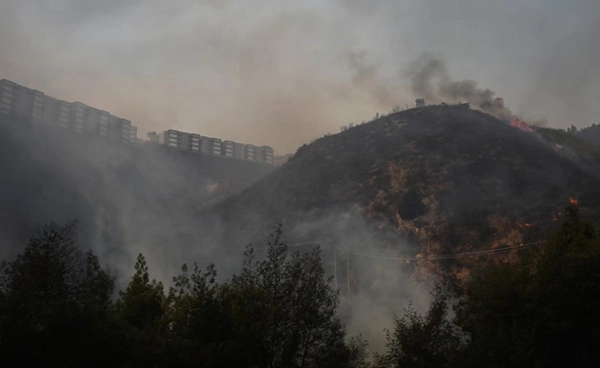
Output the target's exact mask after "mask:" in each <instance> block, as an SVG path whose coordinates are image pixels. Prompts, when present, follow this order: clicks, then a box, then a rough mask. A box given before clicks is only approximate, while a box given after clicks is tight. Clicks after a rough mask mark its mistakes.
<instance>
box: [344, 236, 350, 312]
mask: <svg viewBox="0 0 600 368" xmlns="http://www.w3.org/2000/svg"><path fill="white" fill-rule="evenodd" d="M342 245H343V246H344V248H346V287H347V292H348V304H350V249H349V248H348V247H346V244H345V243H344V242H343V241H342Z"/></svg>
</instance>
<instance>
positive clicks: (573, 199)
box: [569, 198, 579, 205]
mask: <svg viewBox="0 0 600 368" xmlns="http://www.w3.org/2000/svg"><path fill="white" fill-rule="evenodd" d="M569 203H570V204H572V205H576V204H577V203H579V201H578V200H577V199H575V198H570V199H569Z"/></svg>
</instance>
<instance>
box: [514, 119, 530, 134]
mask: <svg viewBox="0 0 600 368" xmlns="http://www.w3.org/2000/svg"><path fill="white" fill-rule="evenodd" d="M510 125H511V126H514V127H515V128H518V129H521V130H522V131H524V132H533V128H532V127H530V126H529V125H527V124H525V123H524V122H522V121H521V120H519V119H517V118H514V119H513V120H512V121H511V122H510Z"/></svg>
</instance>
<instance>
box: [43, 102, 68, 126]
mask: <svg viewBox="0 0 600 368" xmlns="http://www.w3.org/2000/svg"><path fill="white" fill-rule="evenodd" d="M70 112H71V104H70V103H68V102H66V101H62V100H59V99H57V98H54V97H50V96H46V98H44V108H43V112H42V115H43V116H42V120H43V122H44V123H45V124H49V125H56V126H59V127H61V128H68V127H69V115H70Z"/></svg>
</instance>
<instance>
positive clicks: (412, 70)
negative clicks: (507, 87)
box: [407, 53, 513, 119]
mask: <svg viewBox="0 0 600 368" xmlns="http://www.w3.org/2000/svg"><path fill="white" fill-rule="evenodd" d="M407 75H408V77H409V78H410V82H411V90H412V92H413V93H414V94H415V96H417V97H424V98H425V101H427V102H433V103H441V102H446V103H457V102H468V103H469V104H471V105H473V106H474V107H476V108H478V109H480V110H482V111H484V112H487V113H489V114H491V115H494V116H496V117H498V118H501V119H510V118H511V117H512V116H513V114H512V112H511V111H510V110H509V109H508V108H506V107H505V106H504V102H501V100H497V99H496V93H495V92H494V91H492V90H490V89H487V88H486V89H483V88H480V87H479V86H478V84H477V82H475V81H474V80H462V81H456V80H452V79H451V78H450V76H449V75H448V69H447V67H446V63H445V62H444V60H443V59H442V58H441V57H440V56H436V55H434V54H431V53H425V54H423V55H421V56H420V57H419V58H417V59H416V60H415V61H413V62H412V63H411V65H410V66H409V67H408V70H407Z"/></svg>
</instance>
